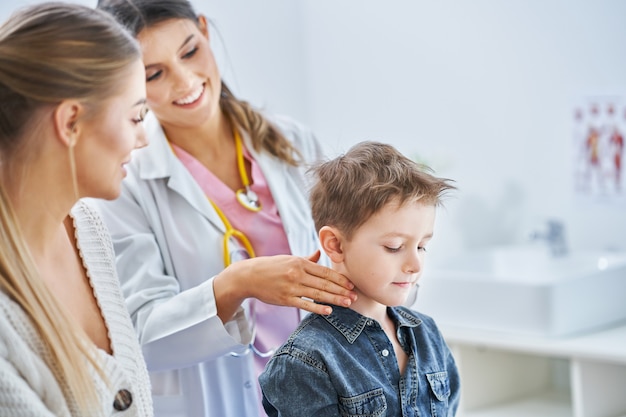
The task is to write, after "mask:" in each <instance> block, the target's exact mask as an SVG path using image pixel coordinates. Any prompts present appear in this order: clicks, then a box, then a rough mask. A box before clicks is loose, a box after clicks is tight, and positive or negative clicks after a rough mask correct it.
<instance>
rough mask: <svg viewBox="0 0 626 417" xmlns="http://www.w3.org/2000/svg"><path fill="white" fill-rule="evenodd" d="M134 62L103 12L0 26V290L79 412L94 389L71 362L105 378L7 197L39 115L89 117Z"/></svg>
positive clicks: (36, 16)
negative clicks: (68, 103) (46, 278)
mask: <svg viewBox="0 0 626 417" xmlns="http://www.w3.org/2000/svg"><path fill="white" fill-rule="evenodd" d="M138 59H140V50H139V47H138V45H137V43H136V41H135V40H134V39H133V37H132V36H130V34H128V33H127V32H126V31H125V30H124V29H123V28H122V27H121V26H120V25H119V24H117V23H116V22H115V21H114V19H112V18H111V17H110V16H109V15H108V14H106V13H104V12H101V11H99V10H95V9H92V8H89V7H86V6H80V5H77V4H69V3H56V2H49V3H43V4H38V5H34V6H29V7H24V8H21V9H19V10H17V11H16V12H14V13H13V15H12V16H11V17H9V19H8V20H7V21H5V22H4V23H3V24H2V26H0V227H1V230H0V288H1V290H2V291H4V292H5V293H7V294H8V295H9V296H10V297H11V298H12V299H13V300H14V301H15V302H16V303H18V304H19V305H20V306H21V308H22V309H23V310H24V311H25V312H26V314H27V315H28V316H29V317H30V318H31V320H32V322H33V324H34V325H35V328H36V329H37V331H38V332H39V335H40V336H41V339H42V340H43V343H44V344H45V347H46V348H47V349H48V350H49V352H50V354H51V357H50V359H49V363H48V366H49V367H50V369H51V370H52V372H53V373H54V375H55V377H56V378H57V380H58V382H59V385H60V386H61V387H62V388H63V389H64V393H65V395H66V398H67V400H68V401H70V402H72V403H74V402H75V403H76V405H78V406H79V408H80V409H81V410H82V412H83V414H85V415H89V414H90V413H89V410H90V409H91V404H95V403H96V402H97V392H96V389H95V385H94V381H93V376H92V375H91V373H90V370H89V367H88V366H84V361H82V360H79V359H78V358H82V357H85V358H87V360H88V361H89V362H91V364H92V365H93V366H94V367H95V369H96V371H97V372H98V373H100V375H101V376H103V377H105V376H104V375H103V374H102V370H101V369H100V368H99V367H98V364H97V363H96V359H95V356H94V355H93V353H94V349H93V345H92V344H91V345H90V344H89V343H88V342H87V339H86V335H85V334H84V332H82V330H81V329H80V328H78V327H76V325H75V322H74V321H71V320H69V318H68V317H67V315H66V314H65V313H64V311H63V309H62V307H61V306H60V305H59V303H58V302H57V300H56V299H55V297H54V296H53V295H52V293H51V292H50V291H49V290H48V288H47V287H46V285H45V284H44V283H43V281H42V280H41V279H40V276H39V273H38V270H37V267H36V265H35V263H34V260H33V259H32V257H31V255H30V252H29V250H28V246H27V244H26V242H25V241H24V239H23V237H22V234H21V231H20V225H19V223H18V221H17V219H16V216H15V213H14V212H13V209H12V205H11V196H12V191H15V190H16V189H17V190H19V183H20V179H21V178H22V176H21V175H22V174H21V171H20V166H21V165H22V164H21V163H22V162H23V161H24V160H25V159H27V158H29V157H31V156H32V155H33V154H34V153H36V152H37V149H36V148H37V146H36V144H35V143H33V140H34V137H35V136H36V133H37V131H36V130H37V128H36V126H37V124H38V121H39V120H38V118H41V114H42V111H43V110H45V109H47V108H54V107H55V106H56V105H57V104H59V103H60V102H61V101H63V100H66V99H77V100H80V101H81V102H82V103H84V105H85V106H86V107H87V108H88V109H89V113H90V114H91V115H92V116H95V115H97V114H98V111H99V110H100V108H99V103H100V102H102V101H104V100H106V99H107V98H110V97H112V96H114V95H115V94H119V93H120V87H119V79H120V77H124V76H125V73H126V72H127V71H129V69H130V67H131V64H132V63H134V62H136V61H137V60H138ZM16 184H17V185H16ZM105 379H106V378H105Z"/></svg>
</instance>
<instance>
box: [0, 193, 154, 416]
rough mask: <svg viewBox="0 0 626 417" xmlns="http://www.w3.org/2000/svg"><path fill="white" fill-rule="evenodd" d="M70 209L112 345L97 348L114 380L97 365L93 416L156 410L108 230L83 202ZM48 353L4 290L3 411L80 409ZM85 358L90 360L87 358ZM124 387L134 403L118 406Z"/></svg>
mask: <svg viewBox="0 0 626 417" xmlns="http://www.w3.org/2000/svg"><path fill="white" fill-rule="evenodd" d="M71 215H72V218H73V219H74V227H75V230H76V239H77V242H78V247H79V251H80V255H81V257H82V260H83V264H84V266H85V269H86V270H87V275H88V277H89V280H90V283H91V286H92V288H93V292H94V295H95V297H96V299H97V301H98V304H99V306H100V309H101V312H102V316H103V317H104V321H105V323H106V325H107V328H108V331H109V339H110V341H111V347H112V349H113V355H109V354H107V353H106V352H104V351H102V350H99V349H98V350H97V358H99V359H100V360H101V366H102V369H103V370H104V373H105V375H106V376H107V378H108V380H109V383H110V385H107V384H106V383H105V382H104V381H103V380H102V379H101V378H99V377H98V376H97V374H96V373H95V370H94V371H93V375H94V381H95V383H96V386H97V387H98V396H99V399H100V401H99V404H96V405H94V406H95V411H94V412H93V416H120V417H127V416H141V417H144V416H152V415H153V411H152V400H151V397H150V382H149V378H148V373H147V370H146V366H145V362H144V361H143V357H142V354H141V349H140V347H139V344H138V341H137V336H136V333H135V331H134V329H133V326H132V323H131V321H130V317H129V315H128V312H127V310H126V307H125V304H124V299H123V297H122V293H121V291H120V288H119V283H118V279H117V274H116V272H115V263H114V255H113V247H112V245H111V241H110V237H109V235H108V231H107V229H106V227H105V226H104V224H103V223H102V221H101V220H100V217H99V215H97V213H96V212H95V211H94V210H93V209H91V208H90V207H89V206H88V205H87V204H86V203H84V202H79V203H78V204H76V206H74V208H73V209H72V212H71ZM67 290H68V291H71V290H72V289H71V288H68V289H67ZM49 355H50V352H49V351H48V350H47V349H46V348H45V347H44V345H43V343H42V340H41V338H40V337H39V334H38V333H37V331H36V330H35V327H34V326H33V324H32V322H31V320H30V319H29V317H28V316H27V315H26V314H25V312H24V311H23V310H22V309H21V308H20V307H19V306H18V305H17V304H16V303H15V302H14V301H13V300H11V299H10V298H9V297H8V296H7V295H6V293H4V292H2V291H0V417H4V416H7V417H8V416H11V417H18V416H19V417H22V416H33V417H34V416H37V417H40V416H78V415H79V412H78V410H77V408H76V403H75V400H74V399H73V398H66V397H64V395H63V390H62V389H61V387H60V386H59V384H58V383H57V381H56V379H55V378H54V376H53V373H52V371H51V369H50V368H49V367H48V366H47V358H48V357H49ZM77 360H78V359H77ZM81 360H84V359H81ZM84 363H85V366H89V365H88V363H87V361H86V360H85V362H84ZM123 389H126V390H128V391H129V392H130V393H131V395H132V403H131V404H130V407H129V408H128V409H126V410H124V411H117V410H115V409H114V407H113V403H114V401H115V396H116V394H117V393H118V392H119V391H120V390H123Z"/></svg>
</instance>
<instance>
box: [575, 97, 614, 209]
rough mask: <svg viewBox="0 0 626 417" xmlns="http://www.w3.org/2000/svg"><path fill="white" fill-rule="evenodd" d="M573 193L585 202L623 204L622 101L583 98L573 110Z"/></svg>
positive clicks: (609, 98)
mask: <svg viewBox="0 0 626 417" xmlns="http://www.w3.org/2000/svg"><path fill="white" fill-rule="evenodd" d="M573 126H574V129H573V133H574V134H573V138H572V139H573V153H572V156H573V168H574V169H573V174H574V193H575V195H576V197H577V198H580V199H584V200H587V201H588V202H597V203H608V204H615V203H617V204H626V178H625V174H624V158H625V157H626V155H624V136H626V100H624V98H623V97H620V96H603V97H587V98H584V99H582V100H580V102H579V103H577V104H576V105H575V106H574V111H573Z"/></svg>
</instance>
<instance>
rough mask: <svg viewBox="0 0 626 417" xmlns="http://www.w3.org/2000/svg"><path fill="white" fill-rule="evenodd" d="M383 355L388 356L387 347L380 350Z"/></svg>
mask: <svg viewBox="0 0 626 417" xmlns="http://www.w3.org/2000/svg"><path fill="white" fill-rule="evenodd" d="M380 353H381V354H382V355H383V356H384V357H387V356H389V351H388V350H387V349H383V351H382V352H380Z"/></svg>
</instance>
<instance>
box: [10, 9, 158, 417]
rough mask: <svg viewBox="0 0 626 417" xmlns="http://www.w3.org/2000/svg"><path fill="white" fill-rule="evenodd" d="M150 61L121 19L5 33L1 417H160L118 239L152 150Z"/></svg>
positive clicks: (36, 24)
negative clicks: (134, 173)
mask: <svg viewBox="0 0 626 417" xmlns="http://www.w3.org/2000/svg"><path fill="white" fill-rule="evenodd" d="M143 77H144V70H143V65H142V63H141V60H140V53H139V49H138V47H137V45H136V43H135V41H134V40H133V39H132V38H131V37H130V36H129V35H127V33H126V32H125V31H124V30H123V29H121V28H120V27H119V26H118V25H117V24H116V23H115V22H114V21H113V20H112V19H111V18H110V17H109V16H108V15H106V14H104V13H101V12H98V11H94V10H93V9H90V8H88V7H84V6H79V5H71V4H62V3H46V4H40V5H36V6H30V7H27V8H23V9H20V10H19V11H17V12H15V13H14V14H13V15H12V16H11V17H10V18H9V19H8V20H7V21H6V22H4V24H3V25H2V26H0V227H1V229H0V289H1V290H0V416H18V415H19V416H108V415H116V416H151V415H152V402H151V398H150V387H149V379H148V376H147V371H146V367H145V363H144V362H143V358H142V354H141V350H140V348H139V345H138V342H137V340H136V335H135V333H134V332H133V327H132V323H131V321H130V318H129V315H128V313H127V310H126V309H125V305H124V301H123V298H122V295H121V291H120V288H119V284H118V281H117V275H116V273H115V267H114V255H113V250H112V245H111V241H110V237H109V236H108V235H107V232H106V228H105V227H104V225H103V223H102V222H101V221H100V219H99V218H98V216H97V215H96V212H95V211H94V210H92V209H91V208H89V206H87V205H86V204H85V203H82V202H80V201H79V198H81V197H87V196H90V197H100V198H105V199H111V198H115V197H117V196H118V195H119V193H120V187H121V182H122V178H123V177H124V176H125V175H126V171H125V167H124V166H125V164H126V163H127V162H128V161H129V159H130V153H131V151H132V150H133V149H135V148H137V147H140V146H143V145H145V143H146V142H145V135H144V132H143V130H142V129H143V127H142V126H141V122H142V119H143V116H144V113H145V104H144V103H145V95H146V93H145V83H144V79H143Z"/></svg>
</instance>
